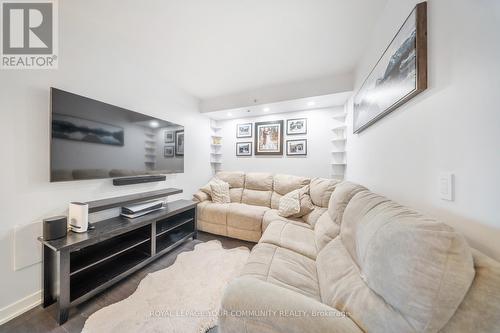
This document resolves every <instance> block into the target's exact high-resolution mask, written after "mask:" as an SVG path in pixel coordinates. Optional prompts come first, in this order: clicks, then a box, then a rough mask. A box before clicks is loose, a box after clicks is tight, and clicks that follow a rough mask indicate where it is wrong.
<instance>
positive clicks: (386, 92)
mask: <svg viewBox="0 0 500 333" xmlns="http://www.w3.org/2000/svg"><path fill="white" fill-rule="evenodd" d="M425 89H427V2H421V3H419V4H417V5H416V6H415V8H414V9H413V11H412V12H411V13H410V16H408V18H407V19H406V21H405V22H404V23H403V25H402V26H401V28H400V29H399V31H398V32H397V33H396V36H394V38H393V40H392V41H391V43H390V44H389V46H388V47H387V49H386V50H385V52H384V53H383V54H382V57H381V58H380V59H379V61H378V62H377V64H376V65H375V67H374V68H373V69H372V71H371V73H370V74H369V75H368V77H367V78H366V80H365V81H364V82H363V84H362V86H361V88H360V89H359V91H358V92H357V94H356V95H355V96H354V105H353V131H354V133H359V132H361V131H363V130H364V129H366V128H367V127H369V126H370V125H372V124H374V123H375V122H377V121H378V120H380V119H381V118H383V117H385V116H386V115H388V114H389V113H391V112H392V111H394V110H395V109H396V108H398V107H399V106H401V105H403V104H404V103H406V102H408V101H409V100H410V99H412V98H413V97H415V96H416V95H417V94H419V93H421V92H422V91H424V90H425Z"/></svg>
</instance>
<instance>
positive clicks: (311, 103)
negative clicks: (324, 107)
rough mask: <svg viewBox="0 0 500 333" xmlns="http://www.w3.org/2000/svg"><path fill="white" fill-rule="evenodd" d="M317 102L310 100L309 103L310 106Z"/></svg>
mask: <svg viewBox="0 0 500 333" xmlns="http://www.w3.org/2000/svg"><path fill="white" fill-rule="evenodd" d="M315 104H316V102H314V101H310V102H308V103H307V105H308V106H314V105H315Z"/></svg>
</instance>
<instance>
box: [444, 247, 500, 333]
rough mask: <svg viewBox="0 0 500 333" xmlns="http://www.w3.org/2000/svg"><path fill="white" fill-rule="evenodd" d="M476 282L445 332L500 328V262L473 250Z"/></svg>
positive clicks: (489, 330) (480, 330)
mask: <svg viewBox="0 0 500 333" xmlns="http://www.w3.org/2000/svg"><path fill="white" fill-rule="evenodd" d="M472 255H473V258H474V269H475V271H476V275H475V276H474V281H472V285H471V286H470V288H469V291H468V292H467V294H466V295H465V298H464V300H463V302H462V303H461V304H460V306H459V307H458V310H457V311H456V312H455V314H454V315H453V317H451V319H450V321H449V322H448V323H447V324H446V326H445V327H444V328H443V330H442V332H444V333H454V332H475V333H486V332H498V331H500V316H499V314H500V263H499V262H498V261H495V260H493V259H491V258H489V257H488V256H486V255H484V254H482V253H480V252H479V251H476V250H472Z"/></svg>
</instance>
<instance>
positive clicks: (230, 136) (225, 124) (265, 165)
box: [218, 107, 343, 177]
mask: <svg viewBox="0 0 500 333" xmlns="http://www.w3.org/2000/svg"><path fill="white" fill-rule="evenodd" d="M342 111H343V108H342V107H337V108H330V109H323V110H311V111H301V112H290V113H278V114H272V115H268V116H262V117H253V118H242V119H232V120H225V121H219V122H218V125H219V126H221V127H222V129H221V130H220V132H221V134H222V136H223V140H222V169H223V170H228V171H235V170H242V171H245V172H273V173H286V174H292V175H300V176H309V177H330V173H331V172H330V164H329V163H330V159H331V150H332V144H331V142H330V138H331V137H332V136H333V134H332V131H331V128H332V125H333V122H334V120H333V119H332V115H333V114H335V113H339V112H342ZM294 118H307V134H305V135H290V136H287V135H286V119H294ZM281 119H282V120H284V126H285V129H284V141H283V150H284V152H283V153H284V154H283V156H255V155H253V154H252V156H251V157H242V156H236V142H248V141H252V142H253V145H252V148H253V149H254V150H255V140H254V139H255V128H254V129H253V131H254V132H253V134H252V138H241V139H237V138H236V125H237V124H244V123H255V122H260V121H271V120H281ZM301 138H305V139H307V149H308V152H307V156H306V157H304V156H294V157H292V156H286V140H292V139H301Z"/></svg>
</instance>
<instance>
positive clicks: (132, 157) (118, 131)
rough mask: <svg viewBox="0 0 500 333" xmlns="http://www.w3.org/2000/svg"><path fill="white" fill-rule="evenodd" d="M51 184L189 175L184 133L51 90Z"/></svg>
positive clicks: (138, 115)
mask: <svg viewBox="0 0 500 333" xmlns="http://www.w3.org/2000/svg"><path fill="white" fill-rule="evenodd" d="M50 142H51V143H50V181H51V182H58V181H70V180H82V179H97V178H114V177H130V176H141V175H155V174H170V173H182V172H184V127H183V126H181V125H178V124H174V123H172V122H169V121H166V120H162V119H157V118H154V117H151V116H147V115H144V114H142V113H138V112H134V111H130V110H126V109H123V108H120V107H117V106H113V105H110V104H107V103H103V102H99V101H96V100H93V99H90V98H87V97H83V96H79V95H76V94H73V93H70V92H66V91H63V90H59V89H56V88H51V141H50Z"/></svg>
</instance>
